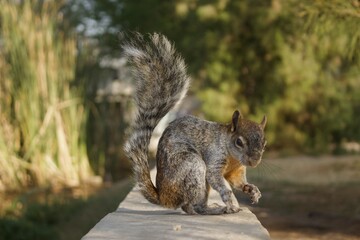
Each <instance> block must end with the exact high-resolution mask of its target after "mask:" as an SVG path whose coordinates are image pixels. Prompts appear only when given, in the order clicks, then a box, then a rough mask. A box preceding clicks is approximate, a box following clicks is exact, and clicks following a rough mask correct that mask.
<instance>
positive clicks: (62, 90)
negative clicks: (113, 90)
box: [0, 0, 91, 191]
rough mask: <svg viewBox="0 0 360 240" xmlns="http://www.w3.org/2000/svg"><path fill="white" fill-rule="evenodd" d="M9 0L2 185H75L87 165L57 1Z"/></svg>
mask: <svg viewBox="0 0 360 240" xmlns="http://www.w3.org/2000/svg"><path fill="white" fill-rule="evenodd" d="M15 2H16V1H10V0H8V1H2V3H1V8H0V17H1V18H0V21H1V32H0V40H1V41H0V166H1V167H0V190H3V191H4V190H5V191H7V190H18V189H21V188H23V187H26V186H29V185H36V186H44V185H54V184H61V185H62V184H63V185H77V184H79V183H80V182H81V181H82V180H84V179H86V178H88V177H89V176H91V171H90V167H89V161H88V158H87V155H86V145H85V121H86V114H87V108H86V106H85V105H84V103H83V101H84V100H83V99H84V89H83V87H82V86H79V85H75V84H74V78H75V67H76V57H77V52H76V38H75V36H74V34H73V33H71V31H63V30H62V28H60V25H59V23H61V22H63V19H62V15H61V14H60V11H59V10H60V8H61V7H62V4H63V1H37V0H29V1H22V3H21V4H19V3H15Z"/></svg>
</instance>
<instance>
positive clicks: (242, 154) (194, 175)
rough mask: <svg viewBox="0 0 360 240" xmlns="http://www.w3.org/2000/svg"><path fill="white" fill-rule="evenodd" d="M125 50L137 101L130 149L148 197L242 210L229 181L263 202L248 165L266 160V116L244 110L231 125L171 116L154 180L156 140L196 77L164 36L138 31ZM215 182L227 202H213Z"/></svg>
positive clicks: (190, 206) (217, 210) (218, 210)
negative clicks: (256, 118) (248, 115)
mask: <svg viewBox="0 0 360 240" xmlns="http://www.w3.org/2000/svg"><path fill="white" fill-rule="evenodd" d="M122 49H123V51H124V56H125V57H126V58H127V60H128V62H129V63H130V64H131V65H132V70H133V74H134V77H135V79H136V89H135V93H134V99H135V104H136V106H137V113H136V116H135V119H134V121H133V123H132V125H133V127H132V133H131V134H130V136H129V139H128V140H127V141H126V143H125V145H124V151H125V154H126V155H127V157H128V158H129V159H130V160H131V162H132V165H133V171H134V175H135V178H136V180H137V182H138V187H139V190H140V192H141V193H142V195H143V196H144V197H145V198H146V199H147V200H148V201H149V202H150V203H153V204H157V205H160V206H163V207H165V208H172V209H177V208H181V209H182V210H183V211H184V212H186V213H187V214H204V215H207V214H225V213H236V212H238V211H240V207H239V205H238V203H237V201H236V198H235V197H234V194H233V191H232V190H231V189H229V188H228V187H227V185H226V183H225V182H226V181H228V183H230V186H231V188H233V189H239V190H241V191H243V192H244V193H247V194H249V195H250V197H251V200H252V203H258V201H259V198H260V197H261V193H260V191H259V189H258V188H257V187H256V186H255V185H253V184H250V183H248V182H247V179H246V167H247V166H249V167H255V166H256V165H258V164H259V163H260V161H261V158H262V154H263V152H264V148H265V145H266V140H265V135H264V128H265V125H266V121H267V118H266V116H264V117H263V119H262V121H261V122H260V123H256V122H253V121H250V120H247V119H245V118H243V116H242V115H241V113H240V112H239V111H238V110H236V111H234V113H233V115H232V118H231V121H229V123H226V124H223V123H217V122H210V121H206V120H202V119H199V118H197V117H194V116H191V115H187V116H183V117H180V118H177V119H175V120H174V121H172V122H171V123H170V124H169V125H168V126H167V128H166V129H165V131H164V132H163V134H162V136H161V138H160V140H159V144H158V150H157V154H156V167H157V175H156V186H154V184H153V182H152V181H151V179H150V170H149V164H148V146H149V143H150V138H151V135H152V132H153V130H154V128H155V127H156V125H157V124H158V123H159V121H160V120H161V119H162V118H163V117H164V116H165V115H166V114H167V113H168V112H169V111H170V110H171V109H172V108H173V107H174V106H175V105H177V104H178V103H180V102H181V100H182V99H183V98H184V96H185V95H186V93H187V90H188V87H189V84H190V78H189V76H188V75H187V70H186V65H185V63H184V60H183V58H182V57H181V56H180V55H179V54H178V53H177V52H176V50H175V48H174V45H173V44H172V43H170V42H169V40H168V39H167V38H166V37H165V36H164V35H162V34H158V33H153V34H148V35H142V34H140V33H135V34H133V35H132V39H131V40H128V41H126V42H125V43H124V44H122ZM210 188H213V189H214V190H215V191H217V192H218V193H219V194H220V196H221V199H222V201H223V202H224V203H225V206H220V205H218V204H213V205H210V206H209V205H208V203H207V200H208V195H209V190H210ZM235 201H236V202H235Z"/></svg>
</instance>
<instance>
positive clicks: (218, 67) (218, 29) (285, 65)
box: [92, 0, 360, 152]
mask: <svg viewBox="0 0 360 240" xmlns="http://www.w3.org/2000/svg"><path fill="white" fill-rule="evenodd" d="M92 3H93V6H94V10H95V11H94V12H93V13H92V15H93V17H94V18H95V19H97V20H101V19H104V16H106V18H108V19H110V20H109V24H108V28H107V29H106V30H105V32H106V35H105V37H104V35H103V34H101V37H100V38H99V40H100V43H101V45H103V46H106V47H105V48H104V50H105V51H108V50H109V49H112V51H113V50H114V49H119V47H118V44H119V43H118V41H116V40H114V39H116V35H117V34H118V31H119V30H136V31H140V32H152V31H157V32H162V33H164V34H165V35H167V36H168V37H169V38H170V39H171V40H172V41H174V42H175V43H176V45H177V48H178V49H179V51H180V52H181V53H182V54H183V55H184V57H185V59H186V62H187V63H188V65H189V71H190V73H191V74H192V76H193V88H192V90H193V91H194V92H195V93H196V94H197V96H198V97H199V98H200V99H201V100H202V109H201V110H202V111H203V112H204V113H205V114H206V117H207V118H208V119H210V120H217V121H229V118H230V116H231V113H232V111H233V110H234V109H236V108H239V109H240V110H241V111H242V112H243V114H244V115H245V116H246V117H250V118H251V119H254V120H256V121H260V119H261V116H262V115H263V114H267V116H268V119H269V121H268V128H267V136H268V140H269V143H270V145H271V146H272V147H273V148H275V149H287V148H291V149H296V150H301V151H306V150H310V151H316V152H322V151H327V150H328V149H329V145H330V144H332V143H333V144H337V145H338V144H340V143H341V142H343V141H353V140H355V141H359V140H360V130H359V127H358V126H357V125H358V123H359V122H360V117H359V116H360V114H359V113H360V97H359V96H360V60H359V59H360V58H359V54H360V52H359V51H358V49H360V28H359V26H360V3H359V1H357V0H334V1H325V0H317V1H309V0H305V1H297V0H265V1H263V0H251V1H250V0H247V1H235V0H233V1H232V0H198V1H196V0H177V1H161V0H150V1H149V0H138V1H132V0H117V1H114V0H93V1H92ZM114 30H117V31H114ZM113 53H117V52H116V51H115V52H114V51H113Z"/></svg>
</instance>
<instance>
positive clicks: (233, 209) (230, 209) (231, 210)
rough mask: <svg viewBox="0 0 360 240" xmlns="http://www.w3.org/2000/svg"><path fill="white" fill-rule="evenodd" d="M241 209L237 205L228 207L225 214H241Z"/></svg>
mask: <svg viewBox="0 0 360 240" xmlns="http://www.w3.org/2000/svg"><path fill="white" fill-rule="evenodd" d="M240 210H241V208H240V207H238V206H235V205H232V206H227V207H226V208H225V213H237V212H240Z"/></svg>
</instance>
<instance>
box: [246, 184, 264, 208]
mask: <svg viewBox="0 0 360 240" xmlns="http://www.w3.org/2000/svg"><path fill="white" fill-rule="evenodd" d="M242 190H243V192H244V193H247V194H249V195H250V198H251V203H252V204H255V203H258V202H259V199H260V198H261V192H260V190H259V188H258V187H257V186H255V185H254V184H249V183H247V184H245V185H244V187H243V189H242Z"/></svg>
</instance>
